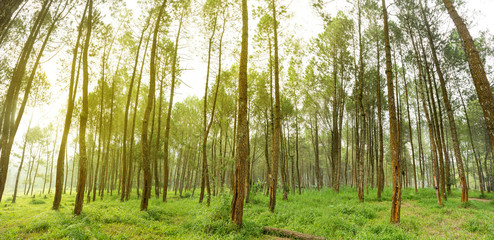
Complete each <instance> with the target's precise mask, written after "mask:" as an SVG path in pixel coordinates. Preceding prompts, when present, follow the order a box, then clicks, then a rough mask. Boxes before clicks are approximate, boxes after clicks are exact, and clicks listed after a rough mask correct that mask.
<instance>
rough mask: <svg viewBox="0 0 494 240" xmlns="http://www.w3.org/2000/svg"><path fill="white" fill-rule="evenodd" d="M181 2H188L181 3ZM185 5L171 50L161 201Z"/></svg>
mask: <svg viewBox="0 0 494 240" xmlns="http://www.w3.org/2000/svg"><path fill="white" fill-rule="evenodd" d="M183 4H187V5H188V4H189V3H188V2H187V3H183ZM187 5H185V6H183V8H182V12H181V13H180V20H179V24H178V30H177V36H176V38H175V49H174V50H173V56H172V66H171V67H172V69H171V74H172V85H171V86H170V98H169V100H168V112H167V114H166V120H165V136H164V138H165V139H164V140H163V142H164V143H163V149H164V150H163V154H164V156H163V158H164V163H165V164H164V172H163V175H164V181H163V202H165V201H166V195H167V192H168V174H169V170H168V164H169V160H168V158H169V156H168V155H169V151H170V150H169V139H170V120H171V116H172V108H173V95H174V93H175V84H176V80H177V53H178V40H179V39H180V32H181V30H182V23H183V18H184V15H185V14H186V11H187V10H186V9H187Z"/></svg>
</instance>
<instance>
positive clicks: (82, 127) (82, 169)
mask: <svg viewBox="0 0 494 240" xmlns="http://www.w3.org/2000/svg"><path fill="white" fill-rule="evenodd" d="M88 4H89V7H88V20H87V21H88V23H87V33H86V39H85V43H84V51H83V53H82V72H83V74H82V76H83V83H82V110H81V116H80V118H81V119H80V122H79V179H78V181H77V195H76V198H75V207H74V214H75V215H80V214H81V212H82V204H83V202H84V188H85V184H86V171H87V170H86V161H87V155H86V124H87V119H88V114H89V112H88V85H89V63H88V52H89V44H90V40H91V31H92V21H93V0H88Z"/></svg>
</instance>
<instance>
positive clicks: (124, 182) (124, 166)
mask: <svg viewBox="0 0 494 240" xmlns="http://www.w3.org/2000/svg"><path fill="white" fill-rule="evenodd" d="M150 19H151V15H149V16H148V18H147V20H146V24H145V25H144V28H143V29H142V32H141V37H140V38H139V44H138V45H137V53H136V59H135V62H134V68H133V70H132V77H131V78H130V84H129V93H128V94H127V102H126V104H125V116H124V129H123V141H122V147H123V149H122V151H123V154H122V179H121V182H122V184H121V185H122V195H121V197H120V201H124V199H125V197H126V196H127V190H130V188H128V187H127V184H129V183H130V181H128V180H127V178H130V174H129V175H127V171H128V170H127V125H128V121H129V109H130V100H131V99H132V90H133V88H134V80H135V76H136V72H137V63H138V62H139V52H140V50H141V44H142V40H143V39H144V33H145V32H146V29H147V28H148V26H149V21H150ZM146 48H147V44H146ZM142 61H143V62H144V58H143V60H142ZM138 91H139V90H138ZM137 95H138V94H137ZM136 105H137V102H136ZM131 161H132V159H129V164H128V165H131V163H130V162H131ZM129 168H130V167H129Z"/></svg>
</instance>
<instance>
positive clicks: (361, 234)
mask: <svg viewBox="0 0 494 240" xmlns="http://www.w3.org/2000/svg"><path fill="white" fill-rule="evenodd" d="M252 189H256V188H255V187H254V188H252ZM134 192H135V191H134ZM186 194H191V193H186ZM478 194H480V193H478V192H476V191H472V192H471V195H472V196H477V195H478ZM169 196H170V198H169V200H168V201H167V202H166V203H163V202H162V201H161V199H157V198H152V199H150V203H149V208H148V211H140V210H139V204H140V199H137V198H136V197H135V196H132V197H131V199H130V200H129V201H127V202H123V203H122V202H120V201H119V198H118V197H117V196H106V197H105V199H104V200H103V201H101V200H99V199H98V200H97V201H95V202H91V203H89V204H87V203H85V204H84V209H83V214H82V215H81V216H78V217H74V216H73V213H72V210H73V202H74V195H72V196H70V195H64V196H63V201H62V206H63V207H62V208H61V210H60V211H53V210H51V209H50V207H51V206H50V205H49V204H48V202H45V203H44V204H43V203H40V202H43V201H40V200H34V199H32V198H30V197H24V196H20V197H18V199H17V202H16V203H15V204H3V205H2V206H1V207H0V236H1V239H17V238H30V239H62V238H65V239H266V237H265V236H264V235H263V232H262V226H269V227H277V228H283V229H288V230H292V231H297V232H302V233H307V234H313V235H318V236H324V237H326V238H328V239H431V238H433V239H492V238H493V237H494V235H493V233H494V223H492V218H493V217H494V211H493V210H494V204H493V203H492V202H491V203H487V202H479V201H474V200H471V201H470V203H469V204H468V206H466V207H462V205H461V202H460V192H459V191H453V193H452V194H451V195H450V196H449V198H448V201H444V206H443V207H438V205H437V202H436V200H435V192H434V189H420V190H419V191H418V192H415V191H414V190H413V189H403V194H402V208H401V213H402V214H401V223H400V224H399V225H392V224H390V223H389V207H390V197H391V189H389V188H386V189H384V192H383V197H382V201H378V200H377V199H376V190H375V189H369V193H368V194H367V195H366V198H365V202H364V203H360V202H359V201H358V200H357V197H356V192H355V190H354V189H351V188H342V189H340V193H339V194H336V193H335V192H334V191H333V190H330V189H323V190H321V191H312V190H305V191H304V192H303V194H302V195H298V194H296V195H289V196H288V201H282V200H281V199H280V200H279V201H278V202H277V205H276V210H275V212H274V213H271V212H270V211H269V210H268V207H267V206H268V203H269V198H268V196H266V195H265V194H264V191H263V190H262V189H260V188H258V189H257V190H252V191H251V195H250V201H249V203H248V204H246V205H245V211H244V226H243V228H241V229H238V228H237V227H236V225H235V224H233V223H231V221H230V203H231V196H230V195H229V194H219V195H218V196H217V197H214V198H213V199H212V201H211V206H210V207H207V206H206V205H205V204H204V205H203V204H198V203H197V197H198V195H197V194H196V195H194V196H190V197H189V198H179V197H176V196H174V195H173V193H172V192H170V193H169ZM52 197H53V195H48V199H52ZM492 197H493V196H492V194H487V198H488V199H490V198H492ZM33 202H37V203H36V204H33ZM453 229H454V230H453ZM268 239H269V238H268Z"/></svg>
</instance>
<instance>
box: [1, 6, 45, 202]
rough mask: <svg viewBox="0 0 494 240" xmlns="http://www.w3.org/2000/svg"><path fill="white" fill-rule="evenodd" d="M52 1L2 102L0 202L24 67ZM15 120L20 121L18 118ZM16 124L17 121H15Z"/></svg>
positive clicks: (38, 20) (42, 13)
mask: <svg viewBox="0 0 494 240" xmlns="http://www.w3.org/2000/svg"><path fill="white" fill-rule="evenodd" d="M51 3H52V0H45V1H44V2H43V5H42V9H41V11H40V12H39V14H38V16H37V18H36V20H35V22H34V25H33V27H32V28H31V32H30V34H29V36H28V39H27V41H26V43H25V44H24V47H23V49H22V52H21V55H20V56H19V59H18V61H17V65H16V66H15V69H14V72H13V74H12V80H11V81H10V85H9V87H8V89H7V93H6V94H5V99H4V102H3V119H2V121H3V123H2V125H1V126H2V134H1V138H0V147H1V151H2V153H1V155H0V201H1V200H2V196H3V191H4V190H5V182H6V181H7V173H8V167H9V161H10V155H11V154H10V153H11V150H12V145H13V144H14V139H15V134H16V131H17V127H16V125H17V126H18V124H15V122H14V119H15V117H16V116H15V112H16V110H15V109H16V106H17V99H18V96H19V91H20V88H21V85H22V79H23V78H24V75H25V72H26V65H27V62H28V60H29V56H30V55H31V52H32V50H33V45H34V42H35V40H36V38H37V36H38V34H39V32H40V29H41V26H42V24H43V21H44V19H45V17H46V15H47V14H48V12H49V8H50V6H51ZM17 120H20V118H19V117H18V118H17ZM16 122H17V121H16Z"/></svg>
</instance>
